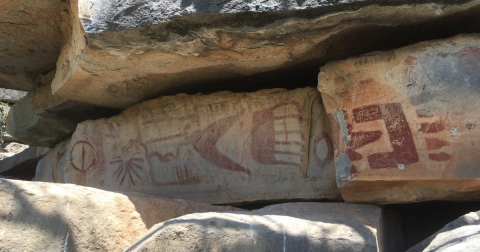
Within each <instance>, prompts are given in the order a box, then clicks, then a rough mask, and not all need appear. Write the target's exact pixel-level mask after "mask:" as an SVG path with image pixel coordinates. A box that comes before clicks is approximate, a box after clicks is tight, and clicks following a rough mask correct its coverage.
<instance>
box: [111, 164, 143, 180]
mask: <svg viewBox="0 0 480 252" xmlns="http://www.w3.org/2000/svg"><path fill="white" fill-rule="evenodd" d="M143 162H144V160H143V159H142V158H131V159H129V160H128V161H127V162H123V160H115V161H112V162H110V164H119V166H118V168H117V169H116V170H115V172H114V173H113V176H114V177H115V181H119V183H120V185H123V182H124V181H125V179H127V181H128V183H129V184H132V185H135V181H134V177H137V178H139V179H142V177H141V176H140V174H138V171H137V170H139V171H140V170H142V169H143V168H142V164H143Z"/></svg>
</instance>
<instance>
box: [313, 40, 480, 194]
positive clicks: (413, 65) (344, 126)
mask: <svg viewBox="0 0 480 252" xmlns="http://www.w3.org/2000/svg"><path fill="white" fill-rule="evenodd" d="M479 67H480V36H479V35H478V34H472V35H462V36H457V37H453V38H450V39H446V40H438V41H429V42H423V43H419V44H415V45H412V46H409V47H405V48H401V49H398V50H395V51H389V52H381V53H380V52H379V53H372V54H368V55H364V56H361V57H358V58H352V59H348V60H345V61H341V62H334V63H331V64H328V65H327V66H325V67H322V68H321V71H320V74H319V77H318V78H319V84H318V88H319V90H320V91H321V93H322V98H323V101H324V104H325V106H326V109H327V113H328V116H329V118H330V122H331V124H332V128H333V143H334V146H335V148H334V149H335V169H336V172H337V184H338V186H339V187H341V192H342V196H343V198H344V199H345V200H347V201H350V202H376V203H398V202H412V201H419V200H435V199H454V200H461V199H478V198H480V194H479V193H480V180H479V178H480V170H479V169H478V164H479V161H480V160H479V158H478V153H479V151H480V144H479V142H478V140H479V138H478V137H479V136H480V134H479V130H480V127H478V121H479V119H480V117H479V114H478V111H477V109H476V108H477V107H478V106H480V101H479V100H478V95H479V94H480V85H479V83H480V75H479V71H478V69H479Z"/></svg>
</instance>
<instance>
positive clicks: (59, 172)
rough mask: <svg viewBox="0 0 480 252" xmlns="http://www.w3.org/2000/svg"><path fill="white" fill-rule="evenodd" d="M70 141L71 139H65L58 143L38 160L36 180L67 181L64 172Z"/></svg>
mask: <svg viewBox="0 0 480 252" xmlns="http://www.w3.org/2000/svg"><path fill="white" fill-rule="evenodd" d="M69 143H70V141H64V142H61V143H59V144H57V146H55V148H53V149H52V150H50V151H49V152H48V153H47V154H46V155H45V156H44V157H43V158H42V159H41V160H40V161H38V163H37V168H36V171H35V180H36V181H42V182H54V183H65V179H64V175H63V173H64V170H65V168H66V167H67V160H68V158H67V157H68V156H69V155H68V153H67V150H68V144H69Z"/></svg>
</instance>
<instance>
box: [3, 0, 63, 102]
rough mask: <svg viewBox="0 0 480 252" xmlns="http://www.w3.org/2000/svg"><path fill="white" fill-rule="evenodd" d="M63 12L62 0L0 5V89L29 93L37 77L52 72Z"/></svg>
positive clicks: (16, 0)
mask: <svg viewBox="0 0 480 252" xmlns="http://www.w3.org/2000/svg"><path fill="white" fill-rule="evenodd" d="M67 12H68V8H67V4H66V3H65V1H62V0H42V1H30V0H11V1H2V3H0V58H1V59H2V60H1V61H0V87H2V88H9V89H16V90H25V91H30V90H33V89H34V88H35V79H36V78H37V76H38V75H39V74H43V73H45V72H50V71H52V70H55V63H56V62H57V59H58V56H59V54H60V48H61V47H62V41H63V39H62V37H63V34H62V31H61V22H62V13H63V14H64V15H65V14H66V13H67ZM0 96H1V95H0ZM0 99H1V98H0Z"/></svg>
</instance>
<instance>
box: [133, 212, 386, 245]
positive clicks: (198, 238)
mask: <svg viewBox="0 0 480 252" xmlns="http://www.w3.org/2000/svg"><path fill="white" fill-rule="evenodd" d="M380 216H381V210H380V208H379V207H377V206H369V205H356V204H343V203H291V204H281V205H273V206H269V207H265V208H262V209H260V210H256V211H252V212H237V213H220V214H219V213H202V214H189V215H185V216H182V217H180V218H176V219H172V220H169V221H166V222H164V223H160V224H158V225H155V226H154V227H152V228H151V229H150V230H149V232H148V233H147V234H146V235H145V236H143V237H142V239H140V241H139V242H137V243H136V244H134V245H133V246H132V247H131V248H129V249H127V250H126V251H128V252H136V251H142V252H149V251H232V252H233V251H235V252H236V251H239V252H240V251H336V252H347V251H348V252H354V251H358V252H360V251H362V252H368V251H371V252H377V251H380V252H382V251H385V252H386V251H391V250H388V249H384V248H381V247H378V246H377V244H378V243H377V238H379V236H381V234H380V232H379V231H378V228H379V225H380V221H379V219H380Z"/></svg>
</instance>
